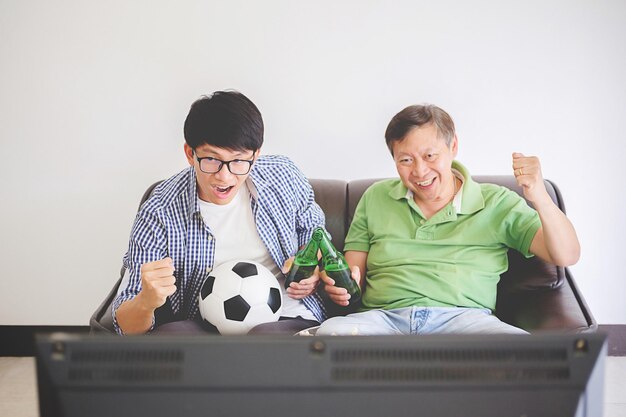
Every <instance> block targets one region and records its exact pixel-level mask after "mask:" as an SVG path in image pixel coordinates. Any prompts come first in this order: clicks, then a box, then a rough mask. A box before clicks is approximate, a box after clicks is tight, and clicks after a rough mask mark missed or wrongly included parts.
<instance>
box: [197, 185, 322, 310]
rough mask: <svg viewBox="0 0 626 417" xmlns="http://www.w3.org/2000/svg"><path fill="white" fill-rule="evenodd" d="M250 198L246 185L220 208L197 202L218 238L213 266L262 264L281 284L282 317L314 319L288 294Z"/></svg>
mask: <svg viewBox="0 0 626 417" xmlns="http://www.w3.org/2000/svg"><path fill="white" fill-rule="evenodd" d="M250 198H251V197H250V190H249V189H248V186H247V184H246V183H244V185H243V186H242V187H241V188H240V189H239V191H238V192H237V195H235V197H234V198H233V199H232V201H230V202H229V203H228V204H224V205H219V204H213V203H209V202H206V201H203V200H201V199H198V204H199V206H200V212H201V214H202V219H203V220H204V223H205V224H206V225H207V226H208V227H209V229H211V232H212V234H213V238H214V239H215V259H214V262H213V265H215V266H217V265H220V264H222V263H223V262H226V261H231V260H244V259H248V260H251V261H255V262H258V263H260V264H261V265H263V266H265V267H266V268H267V269H269V270H270V271H271V272H272V274H274V276H275V277H276V279H277V280H278V283H279V285H280V288H281V291H282V293H283V311H282V313H281V316H284V317H297V316H301V317H302V318H304V319H307V320H315V316H314V315H313V313H311V311H309V309H308V308H306V306H305V305H304V303H303V302H302V300H294V299H293V298H291V297H289V296H288V295H287V293H286V291H285V289H284V284H285V276H284V275H283V273H282V272H281V271H280V268H279V267H278V265H276V263H275V262H274V260H273V259H272V256H271V255H270V253H269V251H268V250H267V247H266V246H265V244H264V243H263V241H262V240H261V238H260V237H259V233H258V232H257V228H256V223H255V221H254V215H253V214H252V206H251V201H250Z"/></svg>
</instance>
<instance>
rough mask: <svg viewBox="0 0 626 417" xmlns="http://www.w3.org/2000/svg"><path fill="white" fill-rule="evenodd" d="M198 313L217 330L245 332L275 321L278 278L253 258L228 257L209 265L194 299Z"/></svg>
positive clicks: (278, 301) (279, 305)
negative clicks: (234, 258) (232, 258)
mask: <svg viewBox="0 0 626 417" xmlns="http://www.w3.org/2000/svg"><path fill="white" fill-rule="evenodd" d="M198 304H199V308H200V315H201V316H202V318H203V319H204V320H206V321H208V322H209V323H211V324H212V325H214V326H215V327H217V330H218V331H219V332H220V333H221V334H246V333H248V331H249V330H250V329H251V328H253V327H254V326H256V325H257V324H261V323H269V322H274V321H277V320H278V318H279V317H280V313H281V311H282V306H283V298H282V293H281V290H280V286H279V284H278V280H277V279H276V277H275V276H274V274H272V273H271V272H270V271H269V270H268V269H267V268H266V267H264V266H263V265H261V264H259V263H257V262H253V261H228V262H224V263H222V264H220V265H219V266H217V267H216V268H213V271H211V275H210V276H209V277H208V278H207V280H206V281H205V282H204V284H203V285H202V288H201V289H200V295H199V299H198Z"/></svg>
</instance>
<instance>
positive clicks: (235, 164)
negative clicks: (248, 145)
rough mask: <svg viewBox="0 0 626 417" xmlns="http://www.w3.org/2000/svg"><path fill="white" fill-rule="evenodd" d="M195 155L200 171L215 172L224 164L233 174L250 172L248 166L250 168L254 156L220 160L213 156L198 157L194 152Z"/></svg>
mask: <svg viewBox="0 0 626 417" xmlns="http://www.w3.org/2000/svg"><path fill="white" fill-rule="evenodd" d="M194 155H195V156H196V160H197V161H198V164H199V165H200V171H202V172H205V173H207V174H215V173H217V172H220V170H221V169H222V167H223V166H224V165H226V167H228V170H229V171H230V173H231V174H233V175H246V174H247V173H248V172H250V168H252V164H253V163H254V157H253V158H252V159H250V160H247V159H232V160H230V161H222V160H221V159H217V158H213V157H210V156H207V157H204V158H200V157H199V156H198V155H196V153H195V152H194Z"/></svg>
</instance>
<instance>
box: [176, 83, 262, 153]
mask: <svg viewBox="0 0 626 417" xmlns="http://www.w3.org/2000/svg"><path fill="white" fill-rule="evenodd" d="M263 130H264V126H263V118H262V117H261V112H260V111H259V109H258V108H257V107H256V106H255V105H254V103H253V102H252V101H250V99H249V98H248V97H246V96H244V95H243V94H241V93H240V92H238V91H232V90H229V91H216V92H214V93H213V94H211V95H210V96H202V97H201V98H200V99H198V100H196V101H195V102H194V103H193V104H192V105H191V109H190V110H189V114H188V115H187V119H185V127H184V134H185V142H187V145H189V146H190V147H191V148H192V149H196V148H197V147H198V146H202V145H204V144H208V145H213V146H217V147H218V148H226V149H232V150H237V151H244V150H252V151H257V150H258V149H259V148H260V147H261V145H263Z"/></svg>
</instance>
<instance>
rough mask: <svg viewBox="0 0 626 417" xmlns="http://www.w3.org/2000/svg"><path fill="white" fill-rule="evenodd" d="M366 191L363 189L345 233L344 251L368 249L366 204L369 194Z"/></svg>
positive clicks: (365, 250) (366, 250)
mask: <svg viewBox="0 0 626 417" xmlns="http://www.w3.org/2000/svg"><path fill="white" fill-rule="evenodd" d="M368 191H369V190H368ZM368 191H365V193H364V194H363V196H362V197H361V200H359V203H358V204H357V206H356V209H355V211H354V218H353V219H352V223H351V224H350V228H349V229H348V234H347V235H346V240H345V244H344V250H345V251H349V250H354V251H360V252H369V250H370V233H369V230H368V223H367V206H368V201H369V194H370V193H369V192H368Z"/></svg>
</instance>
